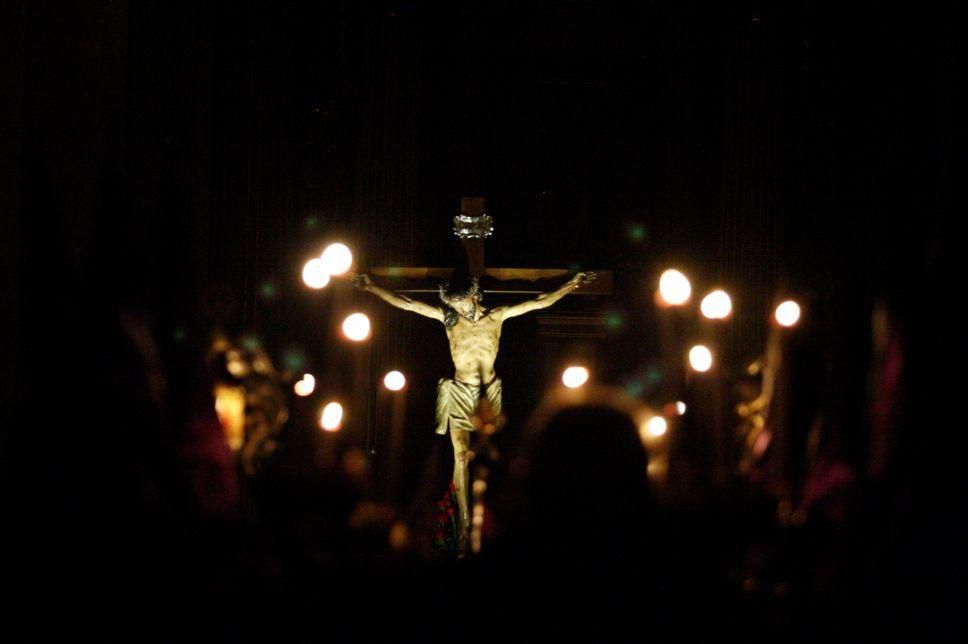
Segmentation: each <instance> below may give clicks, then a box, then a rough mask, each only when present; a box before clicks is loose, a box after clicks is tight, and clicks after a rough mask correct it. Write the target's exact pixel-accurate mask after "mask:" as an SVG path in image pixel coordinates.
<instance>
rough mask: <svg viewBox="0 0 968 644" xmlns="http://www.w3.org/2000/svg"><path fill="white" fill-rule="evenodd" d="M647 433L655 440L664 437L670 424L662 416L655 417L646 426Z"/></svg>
mask: <svg viewBox="0 0 968 644" xmlns="http://www.w3.org/2000/svg"><path fill="white" fill-rule="evenodd" d="M645 428H646V431H647V432H648V433H649V436H651V437H653V438H658V437H659V436H664V435H665V433H666V431H667V430H668V429H669V423H667V422H666V419H665V418H663V417H662V416H653V417H652V418H650V419H649V422H647V423H646V424H645Z"/></svg>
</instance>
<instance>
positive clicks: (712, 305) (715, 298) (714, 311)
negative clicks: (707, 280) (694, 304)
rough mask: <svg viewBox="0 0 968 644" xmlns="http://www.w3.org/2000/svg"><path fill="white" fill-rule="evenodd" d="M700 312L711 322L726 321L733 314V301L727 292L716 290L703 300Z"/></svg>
mask: <svg viewBox="0 0 968 644" xmlns="http://www.w3.org/2000/svg"><path fill="white" fill-rule="evenodd" d="M699 311H700V312H701V313H702V314H703V315H704V316H705V317H707V318H709V319H710V320H724V319H726V318H728V317H729V314H730V313H732V312H733V301H732V300H731V299H729V294H728V293H726V291H722V290H716V291H713V292H712V293H710V294H709V295H707V296H706V297H704V298H702V303H700V305H699Z"/></svg>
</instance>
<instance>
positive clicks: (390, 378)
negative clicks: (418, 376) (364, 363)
mask: <svg viewBox="0 0 968 644" xmlns="http://www.w3.org/2000/svg"><path fill="white" fill-rule="evenodd" d="M406 384H407V379H406V377H404V375H403V374H402V373H401V372H399V371H396V370H394V371H391V372H389V373H387V375H385V376H383V386H384V387H386V388H387V389H389V390H390V391H400V390H401V389H403V387H404V386H405V385H406Z"/></svg>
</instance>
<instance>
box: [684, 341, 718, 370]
mask: <svg viewBox="0 0 968 644" xmlns="http://www.w3.org/2000/svg"><path fill="white" fill-rule="evenodd" d="M689 366H691V367H692V368H693V369H694V370H695V371H699V372H703V371H709V369H710V368H711V367H712V366H713V354H712V352H711V351H710V350H709V349H707V348H706V347H704V346H703V345H701V344H697V345H696V346H694V347H693V348H691V349H689Z"/></svg>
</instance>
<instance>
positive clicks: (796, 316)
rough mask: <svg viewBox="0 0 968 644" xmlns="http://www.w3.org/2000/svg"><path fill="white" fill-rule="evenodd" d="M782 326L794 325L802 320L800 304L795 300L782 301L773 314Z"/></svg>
mask: <svg viewBox="0 0 968 644" xmlns="http://www.w3.org/2000/svg"><path fill="white" fill-rule="evenodd" d="M773 317H774V318H775V319H776V321H777V324H779V325H780V326H787V327H789V326H793V325H795V324H796V323H797V322H799V321H800V305H799V304H797V303H796V302H794V301H793V300H787V301H785V302H782V303H781V304H780V305H779V306H777V307H776V312H775V313H774V314H773Z"/></svg>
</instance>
